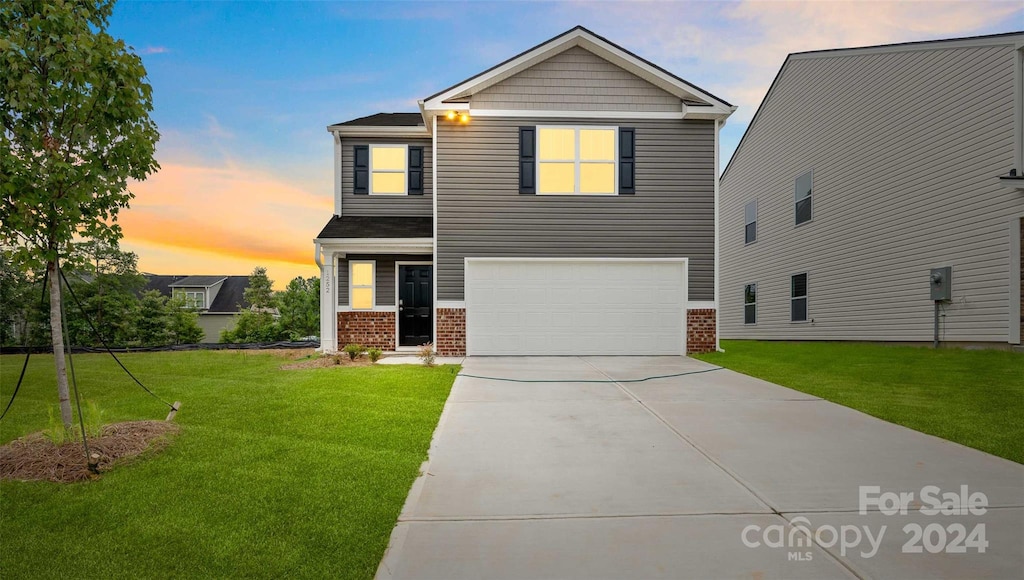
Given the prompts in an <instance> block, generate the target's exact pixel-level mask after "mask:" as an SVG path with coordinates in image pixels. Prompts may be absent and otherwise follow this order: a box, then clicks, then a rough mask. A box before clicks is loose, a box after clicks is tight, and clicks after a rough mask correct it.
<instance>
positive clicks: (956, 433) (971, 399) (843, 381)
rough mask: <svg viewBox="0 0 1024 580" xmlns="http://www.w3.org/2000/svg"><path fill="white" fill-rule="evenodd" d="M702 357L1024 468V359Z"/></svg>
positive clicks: (858, 349) (822, 351) (922, 353)
mask: <svg viewBox="0 0 1024 580" xmlns="http://www.w3.org/2000/svg"><path fill="white" fill-rule="evenodd" d="M722 348H724V349H725V352H724V353H710V354H705V355H698V356H697V358H699V359H701V360H704V361H707V362H709V363H713V364H717V365H721V366H724V367H726V368H729V369H732V370H735V371H739V372H741V373H744V374H748V375H752V376H755V377H759V378H762V379H765V380H768V381H771V382H773V383H778V384H780V385H784V386H787V387H790V388H792V389H796V390H798V391H801V392H804V393H808V394H811V395H816V396H818V397H821V398H823V399H827V400H829V401H833V402H836V403H839V404H841V405H845V406H847V407H852V408H854V409H857V410H860V411H863V412H865V413H867V414H869V415H873V416H875V417H878V418H880V419H885V420H886V421H891V422H893V423H898V424H900V425H904V426H906V427H910V428H911V429H916V430H918V431H922V432H924V433H929V434H931V435H935V436H938V437H942V438H943V439H948V440H950V441H955V442H957V443H961V444H963V445H967V446H968V447H973V448H975V449H980V450H982V451H986V452H988V453H991V454H993V455H998V456H1000V457H1005V458H1007V459H1010V460H1013V461H1016V462H1018V463H1024V355H1021V354H1019V353H1012V352H1006V351H993V350H973V351H968V350H957V349H943V350H932V349H927V348H915V347H908V346H884V345H874V344H859V343H845V344H844V343H786V342H759V341H746V340H723V341H722Z"/></svg>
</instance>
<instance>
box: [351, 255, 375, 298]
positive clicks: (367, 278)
mask: <svg viewBox="0 0 1024 580" xmlns="http://www.w3.org/2000/svg"><path fill="white" fill-rule="evenodd" d="M348 264H349V272H348V301H349V306H351V307H352V310H371V309H372V308H373V304H374V295H373V279H374V276H375V272H374V270H375V265H376V264H375V263H374V262H373V261H364V262H349V263H348Z"/></svg>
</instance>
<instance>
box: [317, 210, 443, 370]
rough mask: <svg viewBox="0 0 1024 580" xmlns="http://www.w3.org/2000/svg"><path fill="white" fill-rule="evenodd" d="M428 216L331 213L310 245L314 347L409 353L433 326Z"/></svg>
mask: <svg viewBox="0 0 1024 580" xmlns="http://www.w3.org/2000/svg"><path fill="white" fill-rule="evenodd" d="M432 221H433V220H432V218H415V217H377V216H373V217H370V216H365V217H364V216H344V217H339V216H335V217H333V218H332V219H331V221H330V222H329V223H328V224H327V226H326V227H324V229H323V231H321V233H320V235H319V236H317V238H316V240H314V243H315V245H316V260H317V265H318V266H319V267H320V279H321V284H320V293H321V295H320V350H321V351H323V352H336V351H339V350H341V349H342V348H344V346H345V345H346V344H353V343H356V344H362V345H364V346H366V347H373V348H380V349H382V350H385V351H403V350H406V351H415V350H417V349H418V348H419V347H420V346H421V345H423V344H426V343H429V342H433V341H434V336H435V329H436V321H435V308H434V304H435V295H436V292H435V285H434V240H433V223H432Z"/></svg>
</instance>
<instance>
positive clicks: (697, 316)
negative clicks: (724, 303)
mask: <svg viewBox="0 0 1024 580" xmlns="http://www.w3.org/2000/svg"><path fill="white" fill-rule="evenodd" d="M714 351H715V309H714V308H698V309H694V310H687V311H686V354H695V353H699V352H714Z"/></svg>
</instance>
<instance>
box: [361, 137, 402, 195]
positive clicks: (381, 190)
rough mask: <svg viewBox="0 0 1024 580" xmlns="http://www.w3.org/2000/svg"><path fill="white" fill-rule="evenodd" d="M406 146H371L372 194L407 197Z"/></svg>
mask: <svg viewBox="0 0 1024 580" xmlns="http://www.w3.org/2000/svg"><path fill="white" fill-rule="evenodd" d="M406 159H407V155H406V149H405V145H370V193H371V194H376V195H405V194H406V185H407V184H408V180H407V179H406V173H405V172H406V169H407V166H406Z"/></svg>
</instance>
